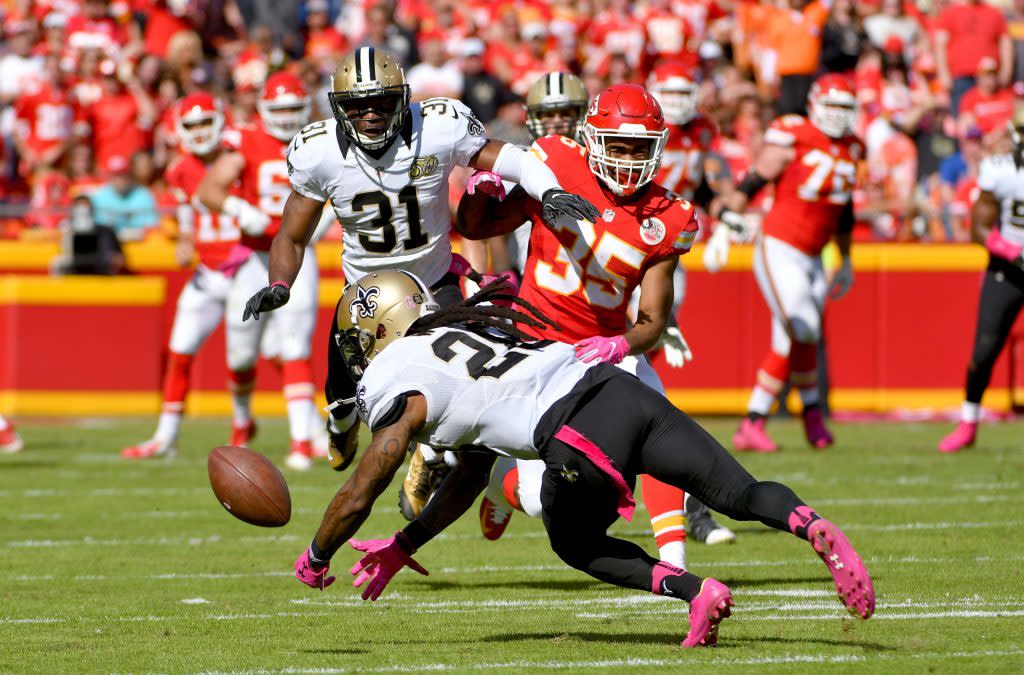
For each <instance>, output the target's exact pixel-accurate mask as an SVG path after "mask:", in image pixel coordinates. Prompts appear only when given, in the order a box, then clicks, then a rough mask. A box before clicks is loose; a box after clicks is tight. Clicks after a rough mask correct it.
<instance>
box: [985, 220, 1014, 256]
mask: <svg viewBox="0 0 1024 675" xmlns="http://www.w3.org/2000/svg"><path fill="white" fill-rule="evenodd" d="M985 248H987V249H988V252H989V253H991V254H992V255H994V256H996V257H997V258H1002V259H1003V260H1009V261H1010V262H1014V261H1015V260H1017V259H1018V258H1020V254H1021V247H1020V246H1018V245H1017V244H1014V243H1013V242H1012V241H1008V240H1007V239H1005V238H1004V237H1003V235H1002V234H1000V233H999V230H997V229H995V228H993V229H992V231H991V232H989V234H988V239H986V240H985Z"/></svg>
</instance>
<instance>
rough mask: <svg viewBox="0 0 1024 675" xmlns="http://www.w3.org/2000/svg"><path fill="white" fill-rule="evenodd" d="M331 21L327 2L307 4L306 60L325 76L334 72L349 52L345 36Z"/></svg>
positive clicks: (312, 0)
mask: <svg viewBox="0 0 1024 675" xmlns="http://www.w3.org/2000/svg"><path fill="white" fill-rule="evenodd" d="M330 21H331V17H330V14H329V12H328V4H327V0H309V2H307V3H306V30H307V35H306V58H307V59H308V60H310V61H312V62H313V63H314V64H315V65H316V67H317V70H318V71H319V72H320V73H322V74H325V75H326V74H329V73H331V71H333V70H334V67H335V66H336V65H337V63H338V61H340V60H341V58H342V56H344V55H345V52H346V51H347V50H348V41H347V40H346V39H345V36H344V35H342V33H341V31H339V30H338V29H337V28H335V27H334V26H332V25H331V24H330Z"/></svg>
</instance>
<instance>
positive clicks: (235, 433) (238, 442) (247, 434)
mask: <svg viewBox="0 0 1024 675" xmlns="http://www.w3.org/2000/svg"><path fill="white" fill-rule="evenodd" d="M255 437H256V422H255V421H254V420H249V423H248V424H243V425H242V426H237V425H236V424H235V423H234V422H232V423H231V440H229V441H228V445H234V446H236V447H241V448H247V447H249V441H251V440H252V439H253V438H255Z"/></svg>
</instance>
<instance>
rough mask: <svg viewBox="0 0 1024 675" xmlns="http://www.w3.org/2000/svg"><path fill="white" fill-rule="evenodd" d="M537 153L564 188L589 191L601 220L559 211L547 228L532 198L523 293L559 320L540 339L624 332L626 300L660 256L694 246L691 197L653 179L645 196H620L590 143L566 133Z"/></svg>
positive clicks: (540, 143) (541, 142)
mask: <svg viewBox="0 0 1024 675" xmlns="http://www.w3.org/2000/svg"><path fill="white" fill-rule="evenodd" d="M530 150H531V152H534V153H536V154H537V155H538V156H539V157H540V158H541V159H542V160H543V161H544V163H546V164H547V165H548V166H549V167H550V168H551V170H552V171H553V172H554V174H555V176H556V177H557V178H558V181H559V183H560V184H561V185H562V188H563V189H565V190H567V191H569V192H572V193H575V194H578V195H581V196H583V197H586V198H587V199H589V200H590V201H591V202H592V203H593V204H594V206H596V207H597V210H598V211H600V212H601V216H599V217H598V219H597V222H596V223H593V224H591V223H589V222H587V221H585V220H582V221H579V222H574V221H572V220H571V219H570V218H567V217H562V218H560V219H559V221H558V224H557V225H556V226H550V225H548V224H547V223H545V222H544V220H543V219H542V217H541V205H540V203H539V202H532V203H531V207H530V208H531V214H530V216H531V219H532V221H533V231H532V233H531V234H530V252H529V257H528V258H527V260H526V269H525V271H524V274H523V284H522V288H521V289H520V292H519V297H521V298H523V299H524V300H526V301H527V302H529V303H530V304H532V305H533V306H534V307H536V308H537V309H539V310H540V311H541V313H543V314H544V315H545V316H547V317H548V318H549V319H551V320H552V321H554V322H555V324H557V328H555V329H548V330H538V329H535V328H532V327H530V326H526V325H521V326H520V328H522V329H523V330H524V331H526V332H527V333H529V334H531V335H534V336H536V337H538V338H545V339H551V340H557V341H559V342H575V341H576V340H581V339H583V338H586V337H590V336H592V335H604V336H611V335H621V334H622V333H624V332H625V330H626V310H627V306H628V304H629V298H630V296H631V295H632V293H633V289H635V288H636V287H637V286H638V285H639V284H640V280H641V279H642V278H643V276H644V272H646V271H647V269H648V268H649V267H650V266H651V265H652V264H653V263H655V262H657V261H659V260H662V259H664V258H667V257H670V256H674V255H681V254H683V253H686V252H687V251H689V250H690V246H691V244H693V239H694V237H695V236H696V235H697V220H696V218H695V216H694V209H693V207H692V206H691V205H690V203H689V202H687V201H684V200H682V199H680V198H679V197H678V196H677V195H675V194H673V193H670V192H669V191H668V190H666V189H665V188H663V187H661V186H660V185H657V184H655V183H651V184H650V185H649V186H648V187H647V189H646V190H644V191H642V192H641V194H638V195H634V196H631V197H617V196H616V195H614V194H612V193H611V192H609V191H607V190H605V189H604V187H603V184H602V183H600V182H599V180H600V179H598V178H597V176H595V175H594V174H593V173H592V172H591V170H590V167H589V165H588V163H587V157H586V149H585V148H584V147H583V146H581V145H579V144H577V143H576V142H575V141H573V140H571V139H568V138H565V137H563V136H546V137H544V138H541V139H538V140H537V141H536V142H535V143H534V144H533V147H532V148H531V149H530Z"/></svg>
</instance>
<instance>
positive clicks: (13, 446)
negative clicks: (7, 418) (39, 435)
mask: <svg viewBox="0 0 1024 675" xmlns="http://www.w3.org/2000/svg"><path fill="white" fill-rule="evenodd" d="M24 447H25V444H24V443H23V442H22V440H21V436H19V435H18V432H17V431H15V430H14V425H13V424H11V423H8V424H7V426H6V427H5V428H4V429H0V452H3V453H8V454H12V453H15V452H20V451H21V449H22V448H24Z"/></svg>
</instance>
